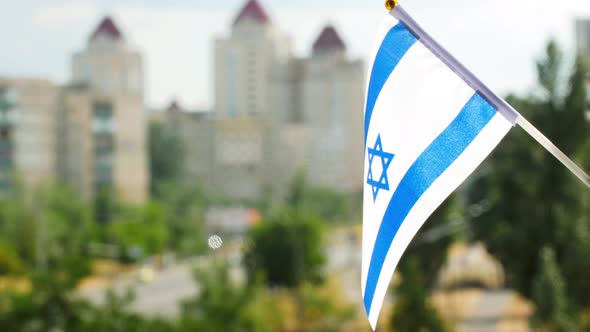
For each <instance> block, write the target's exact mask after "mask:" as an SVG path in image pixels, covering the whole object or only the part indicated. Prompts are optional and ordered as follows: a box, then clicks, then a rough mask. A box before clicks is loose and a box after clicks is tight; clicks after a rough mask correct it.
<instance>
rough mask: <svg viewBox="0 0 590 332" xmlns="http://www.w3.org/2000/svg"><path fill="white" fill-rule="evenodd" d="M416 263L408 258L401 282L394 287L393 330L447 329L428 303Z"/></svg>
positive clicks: (403, 331)
mask: <svg viewBox="0 0 590 332" xmlns="http://www.w3.org/2000/svg"><path fill="white" fill-rule="evenodd" d="M422 276H423V275H422V273H421V272H420V270H419V267H418V263H417V262H416V261H415V260H414V259H413V258H409V259H408V262H407V263H406V264H405V268H404V269H403V270H402V282H401V283H400V284H399V285H398V286H397V287H396V292H395V294H396V298H395V305H394V307H393V312H392V315H391V325H392V327H393V330H394V331H399V332H414V331H430V332H442V331H449V328H448V327H447V326H446V324H445V322H444V321H443V320H442V319H441V318H440V317H439V315H438V313H437V312H436V309H435V308H434V307H433V306H432V305H431V304H430V303H428V292H427V287H426V284H425V283H424V279H423V278H422Z"/></svg>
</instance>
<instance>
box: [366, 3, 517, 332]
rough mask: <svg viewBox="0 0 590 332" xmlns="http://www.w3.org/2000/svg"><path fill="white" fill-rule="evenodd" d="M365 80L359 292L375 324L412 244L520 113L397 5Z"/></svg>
mask: <svg viewBox="0 0 590 332" xmlns="http://www.w3.org/2000/svg"><path fill="white" fill-rule="evenodd" d="M367 85H368V86H367V95H366V106H365V121H364V125H365V160H364V162H365V172H364V198H363V204H364V210H363V248H362V251H363V252H362V292H363V300H364V305H365V309H366V312H367V315H368V317H369V322H370V323H371V326H372V327H373V329H375V327H376V324H377V319H378V316H379V312H380V311H381V305H382V304H383V300H384V297H385V294H386V291H387V288H388V285H389V283H390V280H391V277H392V275H393V273H394V271H395V268H396V266H397V264H398V262H399V260H400V258H401V256H402V254H403V253H404V251H405V250H406V248H407V246H408V245H409V243H410V241H411V240H412V238H413V237H414V236H415V235H416V233H417V232H418V230H419V229H420V227H421V226H422V225H423V224H424V222H425V221H426V219H427V218H428V217H429V216H430V214H432V212H434V210H435V209H436V208H437V207H438V206H439V205H440V204H441V203H442V202H443V201H444V200H445V199H446V198H447V197H448V196H449V195H450V194H451V193H452V192H453V191H454V190H455V189H456V188H457V187H458V186H459V185H460V184H461V183H462V182H463V181H464V180H465V179H466V178H467V176H469V174H471V173H472V172H473V171H474V170H475V168H476V167H477V166H478V165H479V164H480V163H481V162H482V161H483V160H484V159H485V158H486V157H487V156H488V154H489V153H490V152H491V151H492V150H493V149H494V147H495V146H496V145H497V144H498V143H499V142H500V140H502V138H503V137H504V136H505V135H506V133H507V132H508V131H509V130H510V128H511V127H512V126H514V125H515V121H516V118H517V117H518V113H517V112H516V111H514V109H513V108H512V107H510V105H508V104H507V103H506V102H505V101H504V100H502V99H501V98H499V97H498V96H497V95H495V94H494V93H493V92H491V91H490V90H489V89H488V88H487V87H486V86H485V85H483V84H482V83H481V81H479V80H478V79H477V78H476V77H475V76H474V75H473V74H471V73H470V72H469V71H468V70H467V69H465V67H463V66H462V65H461V64H460V63H459V62H458V61H457V60H455V58H453V57H452V56H451V55H450V54H449V53H448V52H446V51H445V50H444V49H443V48H442V47H441V46H440V45H439V44H438V43H436V42H435V41H434V40H433V39H432V38H431V37H430V36H429V35H428V34H426V33H425V32H424V31H423V30H422V29H421V28H420V27H419V26H418V24H417V23H416V22H415V21H414V20H413V19H412V18H411V17H410V16H409V15H408V14H407V13H406V12H405V11H404V10H403V8H402V7H401V6H400V5H397V6H396V7H395V9H394V10H393V11H392V12H390V13H389V14H388V15H387V16H386V18H385V20H384V22H383V24H382V26H381V27H380V30H379V32H378V37H377V49H376V50H375V52H374V55H373V58H372V61H371V64H370V67H369V80H368V84H367Z"/></svg>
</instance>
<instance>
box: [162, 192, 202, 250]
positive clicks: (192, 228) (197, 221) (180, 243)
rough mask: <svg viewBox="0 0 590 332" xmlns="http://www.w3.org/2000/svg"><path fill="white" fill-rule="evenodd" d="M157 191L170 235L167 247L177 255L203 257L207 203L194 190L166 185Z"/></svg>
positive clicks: (200, 193)
mask: <svg viewBox="0 0 590 332" xmlns="http://www.w3.org/2000/svg"><path fill="white" fill-rule="evenodd" d="M159 190H160V193H162V198H160V200H159V201H160V202H161V203H162V205H163V206H164V220H165V224H166V227H167V229H168V233H169V236H168V243H167V247H168V248H170V249H171V250H174V251H175V252H177V253H178V254H180V255H192V254H199V253H202V252H203V251H204V250H205V249H206V248H207V245H206V243H205V238H206V237H205V236H204V235H203V228H204V219H205V217H204V211H205V209H206V207H207V206H208V205H209V204H210V200H209V199H208V198H207V197H206V196H205V194H204V193H203V192H202V191H201V190H200V188H198V187H196V186H186V185H180V184H178V185H175V184H171V183H167V184H163V185H162V186H160V187H159Z"/></svg>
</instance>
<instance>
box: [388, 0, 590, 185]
mask: <svg viewBox="0 0 590 332" xmlns="http://www.w3.org/2000/svg"><path fill="white" fill-rule="evenodd" d="M397 3H398V0H386V1H385V8H386V9H387V10H388V11H390V12H391V11H392V10H393V9H394V8H396V6H397ZM398 7H399V6H398ZM397 11H398V12H399V11H401V13H398V14H400V15H402V16H403V17H404V18H405V19H406V21H404V23H408V25H409V27H410V28H413V29H414V31H416V30H418V31H419V32H421V33H420V35H421V36H422V37H423V39H425V40H424V43H425V44H426V47H428V48H430V50H431V51H432V52H433V53H434V54H436V55H437V56H438V57H439V58H440V59H441V60H443V61H445V60H446V63H447V65H448V66H449V67H450V68H451V69H452V70H453V71H455V72H456V73H458V74H460V75H461V76H462V78H463V79H464V80H465V81H466V82H468V83H471V84H470V85H471V87H472V88H474V89H475V90H476V91H479V92H481V93H482V95H483V96H484V97H485V98H488V100H489V101H490V102H491V104H492V105H495V106H496V107H497V109H498V111H499V112H500V113H501V114H502V115H504V116H505V117H506V119H507V120H509V121H510V122H512V123H513V124H515V125H516V124H518V125H519V126H520V127H521V128H522V129H524V131H526V132H527V134H529V135H530V136H531V137H532V138H534V139H535V140H536V141H537V142H538V143H539V144H541V146H542V147H543V148H545V150H547V151H548V152H549V153H551V154H552V155H553V156H554V157H555V158H557V160H559V161H560V162H561V163H562V164H563V165H564V166H565V167H567V169H568V170H569V171H570V172H572V173H573V174H574V175H575V176H576V177H577V178H578V179H580V181H582V183H584V184H585V185H586V186H587V187H588V188H590V176H588V174H586V172H584V170H582V169H581V168H580V167H579V166H578V165H576V164H575V163H574V162H573V161H572V160H571V159H570V158H569V157H568V156H566V155H565V153H563V152H562V151H561V150H559V148H558V147H557V146H555V144H553V143H552V142H551V141H550V140H549V139H548V138H547V137H545V135H543V134H542V133H541V132H540V131H539V130H538V129H537V128H535V126H533V125H532V124H531V123H530V122H528V120H527V119H525V118H524V117H523V116H522V115H520V113H518V112H517V111H516V110H515V109H514V108H512V106H511V105H510V104H508V103H507V102H506V101H505V100H504V99H502V98H500V97H498V96H497V95H496V94H494V93H493V92H492V91H491V90H490V89H489V88H488V87H487V86H486V85H485V84H483V83H482V82H481V81H479V79H477V77H475V76H474V75H473V74H472V73H471V72H470V71H469V70H467V69H466V68H465V67H464V66H463V65H462V64H461V63H460V62H458V61H457V60H456V59H455V58H454V57H453V56H452V55H450V54H449V53H448V52H447V51H446V50H445V49H444V48H443V47H442V46H440V45H439V44H438V43H436V41H434V40H433V39H432V38H430V37H429V36H428V34H427V33H426V32H424V31H423V30H421V28H420V27H419V26H418V24H417V23H415V22H414V21H413V20H412V18H411V17H409V16H408V15H407V14H406V13H405V11H404V10H403V9H402V8H401V7H399V8H398V9H397ZM394 16H395V15H394Z"/></svg>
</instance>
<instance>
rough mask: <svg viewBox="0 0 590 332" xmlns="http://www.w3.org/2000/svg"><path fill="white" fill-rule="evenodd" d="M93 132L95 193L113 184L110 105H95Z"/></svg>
mask: <svg viewBox="0 0 590 332" xmlns="http://www.w3.org/2000/svg"><path fill="white" fill-rule="evenodd" d="M92 123H93V130H94V167H93V170H94V186H95V192H97V193H98V192H99V191H101V190H103V189H105V188H109V187H111V186H112V184H113V168H114V153H115V139H114V135H113V133H114V127H115V123H114V117H113V107H112V105H111V104H110V103H103V102H100V103H96V104H95V105H94V114H93V119H92Z"/></svg>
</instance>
